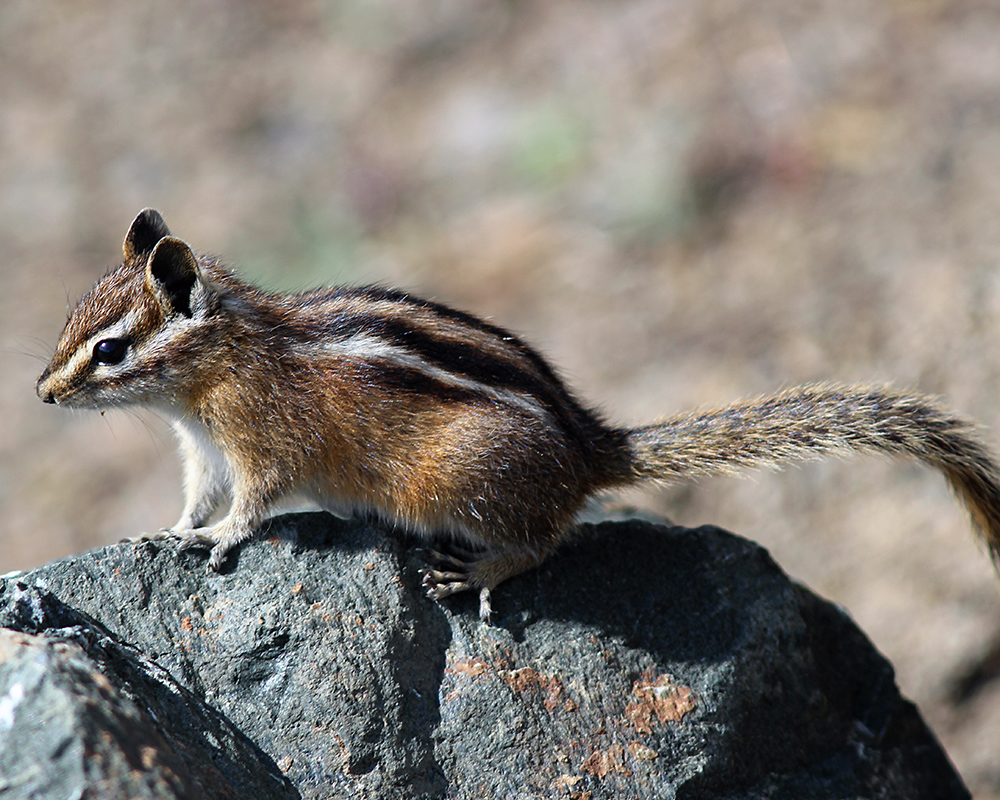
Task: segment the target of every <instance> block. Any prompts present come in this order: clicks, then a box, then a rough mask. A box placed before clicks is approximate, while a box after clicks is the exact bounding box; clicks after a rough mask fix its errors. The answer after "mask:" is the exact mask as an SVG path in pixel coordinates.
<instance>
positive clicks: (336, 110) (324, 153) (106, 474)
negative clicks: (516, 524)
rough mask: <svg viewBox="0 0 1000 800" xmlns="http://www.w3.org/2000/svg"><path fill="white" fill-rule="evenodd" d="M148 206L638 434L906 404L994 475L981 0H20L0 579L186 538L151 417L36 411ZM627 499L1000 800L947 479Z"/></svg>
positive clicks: (987, 603)
mask: <svg viewBox="0 0 1000 800" xmlns="http://www.w3.org/2000/svg"><path fill="white" fill-rule="evenodd" d="M143 206H153V207H156V208H158V209H159V210H160V211H161V212H162V213H163V214H164V216H165V217H166V219H167V222H168V223H169V224H170V226H171V227H172V229H173V230H174V231H175V232H176V233H177V234H178V235H179V236H181V237H183V238H185V239H187V240H188V241H189V242H191V243H192V244H193V245H194V246H195V247H196V248H198V249H201V250H203V251H208V252H214V253H219V254H223V255H225V256H226V257H227V258H228V259H229V260H230V261H232V262H233V263H235V264H238V265H240V266H241V267H242V268H243V269H244V272H245V273H246V274H248V275H250V276H252V277H253V278H254V279H256V280H259V281H262V282H264V283H266V284H268V285H270V286H273V287H284V288H298V287H307V286H313V285H316V284H320V283H326V282H335V281H337V282H380V283H388V284H393V285H398V286H401V287H404V288H406V289H409V290H413V291H416V292H419V293H423V294H425V295H429V296H432V297H434V298H437V299H440V300H443V301H445V302H449V303H451V304H454V305H457V306H460V307H462V308H465V309H468V310H471V311H474V312H477V313H479V314H482V315H486V316H489V317H490V318H492V319H493V320H495V321H497V322H499V323H501V324H503V325H506V326H509V327H512V328H514V329H516V330H517V331H519V332H520V333H522V334H524V335H525V337H526V338H527V339H528V340H529V341H531V342H533V343H534V344H536V345H537V346H538V347H539V348H540V349H541V350H542V351H543V352H545V353H546V354H548V355H549V356H550V357H551V358H552V359H553V361H554V362H555V363H556V364H557V365H558V366H559V367H560V368H561V371H562V373H563V374H564V375H565V376H566V377H567V378H568V379H569V380H570V382H571V383H572V384H573V386H574V387H576V389H577V391H578V392H579V394H581V395H582V396H584V397H586V398H588V399H589V400H590V401H592V402H593V403H594V404H596V405H599V406H600V407H601V408H603V409H604V410H605V411H606V412H607V414H608V416H609V417H610V418H612V419H613V420H615V421H618V422H622V423H632V422H643V421H648V420H651V419H653V418H655V417H656V416H657V415H659V414H661V413H666V412H669V411H673V410H677V409H680V408H683V407H686V406H692V405H700V404H712V403H716V402H724V401H728V400H731V399H735V398H736V397H739V396H744V395H749V394H757V393H762V392H767V391H771V390H773V389H776V388H778V387H781V386H784V385H789V384H793V383H798V382H801V381H808V380H821V379H827V378H829V379H837V380H865V381H876V382H881V381H886V380H892V381H894V382H896V383H898V384H900V385H903V386H911V387H916V388H919V389H921V390H924V391H927V392H931V393H938V394H941V395H944V396H946V397H947V398H948V399H949V400H950V401H951V402H952V404H953V405H955V406H956V407H958V408H959V409H961V410H963V411H964V412H966V413H968V414H969V415H971V416H974V417H976V418H977V419H979V420H981V421H982V423H983V424H984V426H985V428H986V430H987V435H988V436H990V437H991V438H992V440H993V441H994V442H995V443H997V446H998V447H1000V405H998V404H997V402H996V399H995V398H996V395H997V391H998V387H1000V355H998V348H997V347H996V343H997V342H998V341H1000V273H998V270H997V265H998V264H1000V8H998V7H997V5H996V3H994V2H988V1H987V0H956V1H955V2H949V1H948V0H889V2H875V0H851V2H839V3H833V2H821V0H764V1H763V2H750V1H749V0H704V1H703V2H694V1H693V0H636V1H635V2H611V1H610V0H607V1H606V2H598V0H589V1H587V2H576V3H571V2H564V1H560V0H536V1H535V2H532V1H531V0H519V1H518V2H514V1H513V0H510V1H509V2H506V3H496V2H485V0H483V1H480V2H476V1H475V0H464V2H458V1H457V0H438V1H436V2H434V1H432V0H391V2H390V0H381V2H379V1H378V0H365V1H362V0H344V1H343V2H326V3H324V2H304V1H303V2H297V1H296V0H287V1H286V2H261V1H259V0H241V2H236V1H235V0H228V2H227V1H225V0H220V2H217V3H212V4H203V3H196V2H193V1H192V0H175V1H174V2H170V3H160V4H155V5H148V4H119V3H109V2H100V0H98V2H94V3H88V4H75V3H70V2H57V1H56V0H32V1H31V2H29V1H28V0H8V2H5V3H3V4H0V370H2V374H3V376H4V379H3V380H2V381H0V405H2V414H0V546H2V552H3V558H2V560H0V571H6V570H11V569H20V568H27V567H31V566H34V565H37V564H41V563H43V562H45V561H48V560H49V559H51V558H53V557H56V556H58V555H61V554H65V553H69V552H76V551H80V550H84V549H87V548H91V547H95V546H97V545H100V544H104V543H107V542H110V541H114V540H116V539H118V538H120V537H121V536H122V535H124V534H129V533H134V532H137V531H141V530H150V529H155V528H159V527H161V526H162V525H165V524H170V523H171V522H173V521H174V519H175V518H176V516H177V515H178V513H179V509H180V490H179V487H180V480H179V474H178V473H179V470H178V463H177V457H176V455H175V453H174V446H173V443H172V441H171V440H170V435H169V431H168V429H167V427H166V426H165V425H164V424H163V422H162V421H161V420H159V419H157V418H155V417H153V416H149V415H144V414H125V413H115V414H107V415H105V416H103V417H102V416H99V415H96V414H93V415H86V414H67V413H61V412H60V411H59V410H58V409H52V408H49V407H46V406H43V405H42V404H41V403H40V402H38V400H37V399H36V398H35V397H34V395H33V391H32V384H33V382H34V379H35V377H36V376H37V374H38V372H39V371H40V370H41V368H42V366H43V365H44V362H45V360H46V358H47V356H48V354H49V353H50V351H51V348H52V346H53V345H54V343H55V340H56V338H57V335H58V332H59V329H60V327H61V325H62V322H63V320H64V318H65V314H66V312H67V309H68V307H70V306H71V305H72V303H73V302H74V301H75V299H76V298H78V297H79V296H80V295H81V294H82V293H83V292H84V291H85V290H86V288H87V287H89V285H90V284H91V283H92V282H93V280H94V279H95V278H96V277H97V275H98V274H100V272H102V271H103V270H104V269H105V268H106V267H108V266H110V265H111V264H112V263H114V262H115V261H116V259H117V258H118V256H119V252H120V251H119V247H120V243H121V239H122V237H123V236H124V233H125V230H126V228H127V226H128V224H129V222H130V221H131V219H132V218H133V216H134V215H135V213H136V212H137V211H138V210H139V209H140V208H142V207H143ZM625 500H626V501H627V502H630V503H636V504H639V505H643V506H647V507H650V508H653V509H656V510H660V511H663V512H665V513H667V514H668V515H669V516H670V517H671V518H673V519H674V520H676V521H677V522H679V523H682V524H686V525H696V524H700V523H715V524H719V525H723V526H725V527H727V528H729V529H731V530H734V531H736V532H737V533H740V534H742V535H746V536H749V537H752V538H755V539H757V540H759V541H760V542H761V543H762V544H764V545H765V546H766V547H767V548H768V549H769V550H770V551H771V552H772V553H773V555H774V557H775V558H776V560H777V561H778V562H779V563H780V564H781V565H782V566H783V567H784V568H785V569H787V570H788V571H789V572H790V573H791V574H792V575H794V576H796V577H797V578H799V579H801V580H803V581H804V582H805V583H806V584H808V585H809V586H810V587H812V588H813V589H814V590H816V591H817V592H819V593H820V594H822V595H824V596H826V597H828V598H830V599H832V600H834V601H836V602H838V603H840V604H843V605H844V606H846V607H847V608H848V609H849V610H850V612H851V613H852V615H853V616H854V617H855V618H856V619H857V620H858V622H859V623H860V625H861V626H862V627H863V628H864V629H865V630H866V631H867V632H868V633H869V634H870V635H871V636H872V638H873V640H874V641H875V643H876V644H877V645H878V646H879V647H880V648H881V649H882V650H883V652H885V653H886V654H887V655H888V657H889V658H890V659H891V661H892V662H893V663H894V665H895V666H896V668H897V671H898V678H899V682H900V685H901V687H902V689H903V691H904V693H905V694H907V695H908V696H910V697H912V698H913V699H914V700H915V701H916V702H917V704H918V705H919V706H920V708H921V709H922V711H923V712H924V713H925V715H926V717H927V719H928V722H929V723H930V725H931V727H932V728H933V729H934V730H935V732H936V733H937V734H938V736H939V737H940V738H941V740H942V742H943V743H944V745H945V747H946V749H947V750H948V752H949V754H950V756H951V757H952V758H953V759H954V761H955V762H956V764H957V766H958V768H959V771H960V772H961V773H962V776H963V778H964V779H965V781H966V782H967V783H968V784H969V786H970V788H971V789H972V790H973V793H974V794H975V795H976V796H977V797H981V798H997V797H1000V759H998V758H997V749H998V743H1000V593H998V589H997V582H996V577H995V575H994V573H993V571H992V570H991V568H990V565H989V564H988V562H987V559H985V558H984V557H983V556H982V554H981V553H980V552H978V550H977V548H976V546H975V545H974V543H973V542H972V540H971V538H970V537H969V536H968V534H967V523H966V521H965V519H964V517H963V515H962V513H961V512H960V510H959V509H958V507H957V506H956V504H955V503H954V501H953V500H952V498H951V497H950V496H949V494H948V491H947V489H946V487H945V485H944V483H943V482H942V481H941V480H940V479H939V477H938V476H936V475H933V474H931V473H929V472H928V471H926V470H923V469H920V468H917V467H914V466H911V465H905V464H904V465H899V464H895V465H889V464H883V463H880V462H876V461H865V460H857V461H851V462H849V463H832V462H828V463H822V464H818V465H814V466H810V467H808V468H805V469H795V470H789V471H786V472H785V473H783V474H781V475H773V476H772V475H767V476H755V478H754V480H752V481H737V480H725V481H715V482H706V483H703V484H699V485H698V486H695V487H679V488H675V489H672V490H669V491H663V492H658V493H643V494H637V495H634V496H630V497H628V498H625ZM803 532H807V533H808V535H803Z"/></svg>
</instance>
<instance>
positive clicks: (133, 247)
mask: <svg viewBox="0 0 1000 800" xmlns="http://www.w3.org/2000/svg"><path fill="white" fill-rule="evenodd" d="M169 235H170V229H169V228H168V227H167V223H166V222H164V221H163V217H161V216H160V212H159V211H154V210H153V209H151V208H144V209H143V210H142V211H140V212H139V216H137V217H136V218H135V219H134V220H132V225H131V226H130V227H129V229H128V233H126V234H125V241H124V242H123V243H122V252H123V253H124V254H125V258H126V259H130V258H134V257H136V256H148V255H149V254H150V253H152V252H153V248H154V247H156V243H157V242H159V241H160V239H162V238H163V237H164V236H169Z"/></svg>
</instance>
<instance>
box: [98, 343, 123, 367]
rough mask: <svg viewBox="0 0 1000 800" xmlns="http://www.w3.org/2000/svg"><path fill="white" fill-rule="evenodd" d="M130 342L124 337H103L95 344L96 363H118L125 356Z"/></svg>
mask: <svg viewBox="0 0 1000 800" xmlns="http://www.w3.org/2000/svg"><path fill="white" fill-rule="evenodd" d="M127 349H128V342H127V341H125V340H124V339H102V340H101V341H99V342H98V343H97V344H95V345H94V363H95V364H117V363H118V362H119V361H121V360H122V359H123V358H125V351H126V350H127Z"/></svg>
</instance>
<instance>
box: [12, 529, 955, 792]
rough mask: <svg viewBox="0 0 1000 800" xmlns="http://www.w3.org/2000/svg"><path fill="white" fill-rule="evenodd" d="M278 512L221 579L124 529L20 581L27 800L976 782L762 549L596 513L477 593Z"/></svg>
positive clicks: (17, 647)
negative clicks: (106, 543)
mask: <svg viewBox="0 0 1000 800" xmlns="http://www.w3.org/2000/svg"><path fill="white" fill-rule="evenodd" d="M421 566H422V560H421V556H420V554H419V553H418V552H417V550H416V548H415V547H414V542H412V541H406V540H404V539H402V538H401V537H398V536H395V535H393V534H386V533H384V532H382V531H380V530H378V529H377V528H373V527H371V526H369V525H366V524H364V523H362V522H344V521H340V520H337V519H335V518H333V517H330V516H328V515H324V514H299V515H291V516H285V517H280V518H277V519H275V520H273V521H272V523H271V525H270V531H269V533H268V537H267V538H265V539H264V540H258V541H255V542H252V543H250V544H248V545H247V546H245V547H244V548H243V549H242V550H241V551H240V552H239V553H238V554H236V555H235V557H233V558H232V559H231V561H230V563H229V564H228V565H227V569H226V570H225V571H224V572H223V573H222V574H218V575H216V574H211V573H208V572H207V571H206V570H205V567H204V562H203V560H202V558H201V557H200V556H199V555H198V554H193V553H179V552H177V551H176V550H175V549H174V547H173V546H172V545H171V544H169V543H144V544H140V545H134V544H122V545H117V546H113V547H108V548H104V549H102V550H96V551H93V552H90V553H84V554H82V555H79V556H74V557H72V558H67V559H63V560H61V561H56V562H53V563H51V564H48V565H46V566H44V567H41V568H39V569H37V570H33V571H32V572H29V573H25V574H22V575H19V576H15V577H8V578H6V579H4V580H3V581H2V582H0V625H2V626H3V627H4V628H6V629H8V630H6V631H3V632H2V633H3V636H2V637H0V791H2V792H3V793H4V796H5V797H32V798H42V797H53V798H55V797H77V796H94V797H192V798H195V797H197V798H204V797H240V798H250V797H254V798H271V797H274V798H279V797H296V796H301V797H308V798H313V797H315V798H331V797H393V798H396V797H399V798H425V797H427V798H430V797H456V798H479V797H578V798H581V799H582V798H587V797H591V798H594V799H595V800H596V798H602V797H630V798H631V797H636V798H647V797H648V798H673V797H678V798H680V797H683V798H689V799H690V798H723V797H733V798H736V797H740V798H747V797H753V798H796V800H800V799H801V798H813V797H815V798H821V797H822V798H848V797H850V798H854V797H879V798H892V797H900V798H924V797H926V798H965V797H968V796H969V794H968V792H967V791H966V790H965V788H964V787H963V786H962V783H961V781H960V780H959V778H958V777H957V775H956V774H955V772H954V770H953V769H952V767H951V765H950V764H949V763H948V760H947V757H946V756H945V755H944V753H943V751H942V750H941V748H940V746H939V745H938V744H937V742H936V741H935V739H934V736H933V734H931V733H930V731H929V730H928V729H927V727H926V725H925V724H924V722H923V721H922V719H921V718H920V715H919V713H918V712H917V710H916V709H915V708H914V707H913V705H912V704H910V703H909V702H907V701H906V700H904V699H902V698H901V697H900V695H899V692H898V690H897V688H896V686H895V683H894V680H893V672H892V668H891V666H890V665H889V664H888V662H886V661H885V659H884V658H882V657H881V656H880V655H879V654H878V653H877V651H876V650H875V649H874V648H873V647H872V645H871V644H870V643H869V642H868V641H867V640H866V639H865V637H864V635H863V634H862V633H861V632H860V631H859V630H858V629H857V628H856V627H855V626H854V624H853V623H852V622H851V621H850V619H849V618H848V617H847V616H846V615H845V614H844V613H843V612H842V611H840V610H839V609H837V608H836V607H835V606H833V605H831V604H830V603H827V602H825V601H823V600H821V599H819V598H817V597H816V596H814V595H813V594H811V593H810V592H809V591H808V590H806V589H804V588H802V587H800V586H797V585H796V584H794V583H792V582H791V581H789V580H788V578H787V577H786V576H785V575H784V574H783V573H782V572H781V570H780V569H779V568H778V567H777V566H776V565H775V564H774V562H773V561H772V560H771V559H770V557H769V556H768V554H767V553H766V552H765V551H764V550H763V549H762V548H760V547H759V546H757V545H755V544H753V543H751V542H747V541H745V540H742V539H739V538H737V537H735V536H732V535H730V534H727V533H725V532H723V531H720V530H717V529H714V528H701V529H698V530H685V529H680V528H667V527H663V526H658V525H653V524H650V523H647V522H641V521H637V520H632V521H627V522H605V523H602V524H600V525H594V526H584V527H583V528H582V530H581V533H580V536H579V537H578V540H577V541H576V542H575V543H574V544H573V545H571V546H569V547H567V548H566V550H565V552H563V553H562V554H560V556H559V557H557V558H554V559H552V560H551V561H549V562H548V563H546V564H545V565H544V566H543V567H542V568H541V569H539V570H537V571H535V572H533V573H529V574H527V575H523V576H520V577H519V578H516V579H514V580H512V581H510V582H509V583H507V584H505V585H504V586H502V587H501V588H500V589H499V590H497V591H496V592H495V593H494V613H495V617H494V625H493V626H486V625H484V624H482V623H480V621H479V619H478V617H477V615H476V598H474V597H471V596H470V597H456V598H453V601H452V602H448V603H446V604H445V605H444V606H439V605H436V604H435V603H433V602H432V601H429V600H427V599H426V598H425V597H423V595H422V592H421V589H420V579H419V574H418V570H419V568H420V567H421Z"/></svg>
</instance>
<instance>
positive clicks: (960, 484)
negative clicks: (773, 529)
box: [626, 384, 1000, 568]
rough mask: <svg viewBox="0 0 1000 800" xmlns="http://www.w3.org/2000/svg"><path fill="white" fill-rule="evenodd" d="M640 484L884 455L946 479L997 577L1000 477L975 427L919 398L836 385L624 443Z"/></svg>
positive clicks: (680, 423) (672, 421)
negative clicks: (933, 470) (919, 465)
mask: <svg viewBox="0 0 1000 800" xmlns="http://www.w3.org/2000/svg"><path fill="white" fill-rule="evenodd" d="M626 436H627V439H628V441H629V444H630V445H631V449H632V453H633V457H634V459H635V461H634V470H635V473H634V474H635V475H636V477H638V478H639V479H640V480H649V481H656V482H661V483H673V482H675V481H676V482H680V481H684V480H689V479H691V478H697V477H701V476H709V475H725V474H733V473H736V472H738V471H740V470H742V469H743V468H746V467H765V468H766V467H770V468H775V467H779V466H781V465H783V464H785V463H787V462H790V461H803V460H808V459H815V458H818V457H820V456H824V455H845V454H847V453H883V454H886V455H891V456H906V457H910V458H916V459H918V460H920V461H923V462H924V463H926V464H929V465H931V466H933V467H936V468H937V469H939V470H941V472H943V473H944V475H945V477H946V478H947V479H948V481H949V482H950V483H951V485H952V487H953V488H954V490H955V493H956V494H957V495H958V496H959V497H960V498H961V500H962V501H963V502H964V503H965V505H966V506H967V507H968V509H969V513H970V515H971V516H972V522H973V524H974V525H975V527H976V529H977V530H978V531H979V533H980V534H981V535H982V538H983V540H984V541H985V543H986V545H987V547H988V548H989V551H990V555H991V556H992V558H993V561H994V563H995V564H996V565H997V566H998V568H1000V467H998V465H997V463H996V461H994V459H993V457H992V456H991V455H990V453H989V451H988V450H987V449H986V448H985V447H984V445H983V444H982V443H981V442H980V441H979V439H978V438H977V436H976V433H975V428H974V426H973V425H972V424H971V423H970V422H968V421H967V420H965V419H963V418H962V417H960V416H957V415H956V414H954V413H952V412H951V411H949V410H948V409H946V408H944V407H943V406H941V405H939V404H938V403H937V402H935V401H934V400H932V399H930V398H927V397H922V396H920V395H914V394H905V393H900V392H896V391H893V390H891V389H884V388H874V387H858V386H838V385H832V384H824V385H814V386H805V387H800V388H795V389H789V390H787V391H784V392H781V393H780V394H777V395H774V396H772V397H765V398H761V399H758V400H747V401H743V402H739V403H735V404H733V405H730V406H723V407H720V408H715V409H711V410H707V411H693V412H688V413H684V414H679V415H677V416H673V417H668V418H667V419H665V420H663V421H661V422H659V423H656V424H654V425H647V426H643V427H640V428H634V429H632V430H630V431H628V432H627V434H626Z"/></svg>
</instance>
